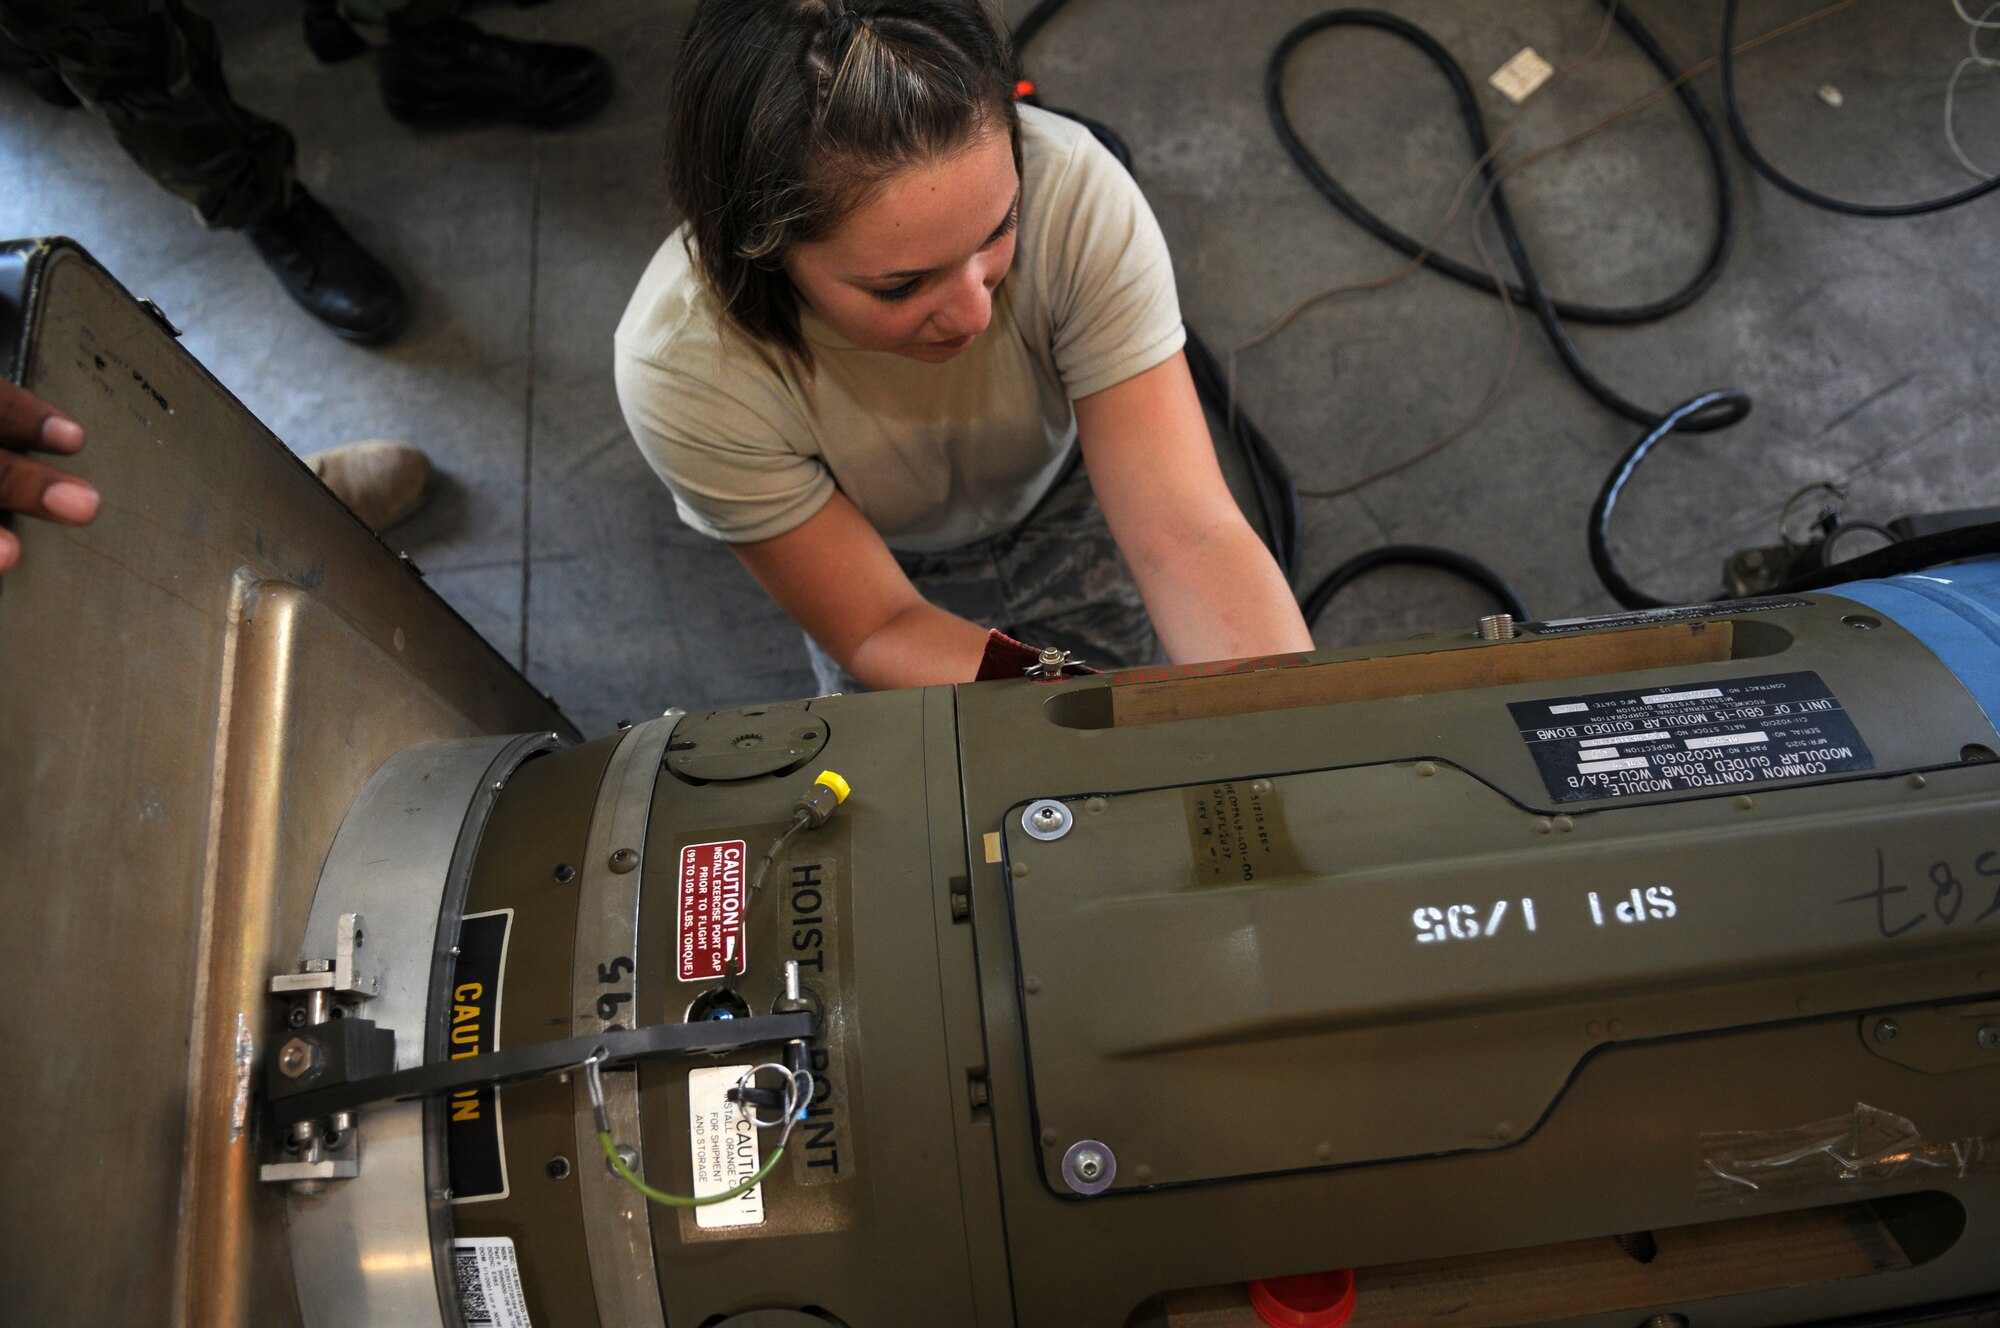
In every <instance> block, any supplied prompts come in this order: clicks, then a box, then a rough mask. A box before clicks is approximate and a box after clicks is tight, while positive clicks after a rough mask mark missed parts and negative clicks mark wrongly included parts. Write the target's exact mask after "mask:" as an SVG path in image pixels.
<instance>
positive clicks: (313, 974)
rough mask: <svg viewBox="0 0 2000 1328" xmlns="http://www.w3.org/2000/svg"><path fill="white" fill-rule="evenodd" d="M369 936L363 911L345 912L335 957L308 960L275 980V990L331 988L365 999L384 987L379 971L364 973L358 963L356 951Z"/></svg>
mask: <svg viewBox="0 0 2000 1328" xmlns="http://www.w3.org/2000/svg"><path fill="white" fill-rule="evenodd" d="M366 939H367V933H366V932H365V931H364V930H363V922H362V918H361V915H360V914H359V913H343V914H341V915H340V921H339V923H338V925H337V926H336V927H335V930H334V941H333V959H332V961H331V962H329V961H327V960H324V959H308V960H306V961H305V962H304V963H302V964H300V965H299V971H298V972H296V973H280V974H278V975H277V976H276V977H274V978H272V979H271V993H272V994H273V995H276V996H287V995H291V994H293V993H297V992H308V991H328V992H331V993H332V994H334V995H335V996H352V997H354V998H355V999H356V1000H362V1001H365V1000H367V999H368V998H369V997H371V996H373V995H375V994H377V993H378V992H380V991H381V990H382V979H381V976H380V975H379V974H376V973H364V972H362V971H360V969H359V967H358V966H357V964H356V954H355V952H356V951H358V950H359V949H360V948H361V946H362V943H363V942H364V941H365V940H366Z"/></svg>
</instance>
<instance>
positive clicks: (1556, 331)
mask: <svg viewBox="0 0 2000 1328" xmlns="http://www.w3.org/2000/svg"><path fill="white" fill-rule="evenodd" d="M1604 2H1608V0H1604ZM1616 17H1617V21H1618V23H1619V25H1620V26H1621V27H1623V28H1624V29H1625V30H1626V32H1627V33H1628V34H1630V35H1631V36H1632V38H1633V40H1634V41H1635V42H1636V43H1637V44H1638V45H1639V46H1640V48H1641V49H1642V50H1644V51H1645V52H1646V54H1647V56H1648V57H1649V58H1650V59H1652V60H1653V62H1654V63H1655V64H1656V65H1658V66H1659V67H1660V69H1661V70H1662V71H1663V72H1664V73H1665V74H1666V75H1667V76H1668V77H1669V78H1674V77H1677V76H1678V72H1677V71H1676V70H1675V69H1674V68H1673V65H1672V63H1671V61H1670V60H1669V58H1668V57H1667V55H1666V52H1665V51H1663V50H1662V49H1661V48H1660V46H1659V43H1658V42H1656V41H1655V40H1654V39H1653V37H1652V35H1651V34H1650V33H1648V32H1647V31H1646V29H1645V28H1644V27H1642V26H1640V25H1639V23H1638V20H1636V19H1634V18H1633V17H1632V16H1631V14H1630V12H1629V9H1628V8H1627V7H1625V6H1623V5H1620V7H1619V8H1618V9H1617V10H1616ZM1335 27H1371V28H1378V29H1380V30H1382V31H1384V32H1388V33H1391V34H1393V35H1395V36H1398V37H1401V38H1402V39H1403V40H1404V41H1407V42H1409V43H1410V44H1411V45H1412V46H1415V47H1416V48H1417V49H1418V50H1419V51H1421V52H1423V54H1424V55H1426V56H1428V57H1429V58H1430V61H1431V63H1432V64H1434V65H1436V66H1437V68H1438V70H1439V72H1440V73H1442V74H1443V75H1444V76H1445V80H1446V82H1447V83H1448V84H1449V85H1450V87H1451V91H1452V95H1453V96H1454V97H1455V98H1456V99H1457V101H1458V109H1459V115H1460V117H1461V118H1462V119H1463V121H1464V123H1465V132H1466V136H1467V138H1468V139H1470V141H1471V145H1472V150H1473V156H1474V157H1475V158H1484V157H1485V156H1486V155H1487V153H1488V151H1489V150H1490V148H1491V146H1492V144H1491V141H1490V140H1489V139H1488V138H1487V135H1486V125H1485V120H1484V118H1483V117H1482V116H1481V114H1480V110H1479V101H1478V98H1477V96H1476V95H1475V94H1474V92H1473V90H1472V84H1471V81H1470V80H1468V79H1467V78H1466V76H1465V71H1464V70H1463V69H1461V68H1460V67H1459V64H1458V61H1456V60H1454V59H1453V58H1452V55H1451V52H1449V51H1447V50H1446V49H1445V48H1444V47H1443V45H1441V44H1440V43H1439V42H1438V40H1437V39H1436V38H1434V37H1432V36H1431V35H1430V34H1429V33H1427V32H1425V31H1424V30H1423V29H1422V28H1420V27H1418V26H1417V25H1416V24H1414V23H1411V22H1409V21H1408V20H1406V19H1402V18H1399V17H1397V16H1396V15H1394V14H1385V13H1382V12H1381V11H1379V10H1373V9H1336V10H1329V11H1328V12H1326V13H1324V14H1318V15H1315V16H1314V17H1312V18H1309V19H1307V20H1305V21H1304V22H1303V23H1300V24H1299V25H1298V26H1296V27H1294V28H1293V29H1292V30H1291V31H1290V32H1288V33H1286V34H1285V37H1284V39H1283V40H1282V41H1280V42H1279V43H1278V47H1277V49H1276V50H1275V51H1273V52H1272V54H1271V60H1270V63H1269V64H1268V65H1267V66H1266V69H1265V77H1264V100H1265V106H1266V108H1267V109H1268V110H1269V112H1270V115H1271V123H1272V126H1273V128H1274V129H1276V131H1277V134H1278V138H1279V140H1280V141H1281V142H1282V143H1283V144H1284V145H1285V149H1286V150H1287V151H1288V152H1290V153H1291V156H1292V160H1293V161H1295V162H1296V163H1298V166H1299V169H1300V170H1301V171H1303V172H1304V173H1305V175H1306V178H1307V179H1308V180H1310V181H1311V182H1312V183H1313V185H1314V187H1315V188H1317V189H1318V190H1319V191H1320V193H1321V194H1322V195H1323V196H1324V197H1325V198H1326V200H1327V201H1328V202H1329V203H1331V204H1333V206H1334V207H1336V208H1338V209H1339V210H1340V211H1341V212H1342V213H1344V214H1345V215H1347V216H1348V217H1349V218H1351V219H1352V220H1353V221H1355V222H1356V223H1357V224H1358V225H1360V226H1362V227H1363V228H1364V229H1366V230H1367V231H1369V232H1370V233H1371V234H1373V235H1375V236H1377V237H1378V238H1380V239H1382V240H1384V241H1386V242H1387V243H1389V244H1391V245H1393V246H1395V247H1396V248H1398V249H1400V250H1402V251H1403V252H1404V253H1406V254H1409V255H1411V256H1412V257H1415V256H1416V255H1418V254H1420V253H1422V252H1423V246H1422V244H1420V243H1419V242H1418V241H1416V240H1415V239H1413V238H1411V237H1410V236H1408V235H1405V234H1403V233H1402V232H1401V231H1398V230H1396V229H1395V228H1394V227H1392V226H1390V225H1389V224H1388V223H1387V222H1385V221H1383V220H1382V219H1381V218H1380V217H1377V216H1376V215H1375V214H1374V213H1372V212H1370V211H1368V210H1367V209H1366V208H1364V207H1362V206H1361V204H1360V203H1359V202H1358V201H1357V200H1356V199H1355V198H1354V197H1353V195H1351V194H1349V193H1348V192H1347V191H1346V190H1345V189H1343V188H1341V186H1340V183H1339V182H1338V181H1337V180H1335V179H1334V178H1333V176H1332V175H1331V174H1329V173H1328V172H1327V170H1326V168H1325V167H1324V166H1322V165H1321V164H1320V162H1319V160H1318V158H1316V157H1314V156H1313V154H1312V152H1311V151H1310V150H1309V149H1307V148H1306V146H1305V144H1304V143H1303V142H1302V141H1301V140H1300V139H1299V136H1298V134H1297V132H1296V131H1295V130H1294V128H1293V127H1292V123H1291V117H1290V115H1289V114H1288V113H1287V111H1286V109H1285V104H1284V95H1283V92H1284V74H1285V68H1286V66H1287V64H1288V63H1289V62H1290V60H1291V57H1292V54H1293V52H1294V51H1296V50H1297V49H1298V47H1299V44H1300V43H1301V42H1303V41H1305V40H1306V39H1307V38H1309V37H1311V36H1313V35H1314V34H1316V33H1319V32H1323V31H1325V30H1327V29H1329V28H1335ZM1675 91H1676V92H1677V93H1678V94H1679V95H1680V97H1681V100H1682V104H1683V105H1685V106H1687V107H1688V110H1689V114H1690V115H1691V116H1692V117H1693V118H1694V121H1695V124H1696V126H1697V128H1699V129H1700V130H1701V133H1702V137H1703V140H1704V142H1705V143H1706V145H1707V147H1708V149H1709V161H1710V164H1711V166H1712V168H1713V171H1714V175H1715V185H1716V222H1717V229H1716V237H1715V241H1714V243H1713V244H1712V245H1711V247H1710V250H1709V257H1708V260H1707V261H1706V262H1705V263H1704V264H1703V265H1702V269H1701V271H1700V272H1699V273H1697V274H1696V276H1695V278H1694V280H1693V281H1691V282H1689V283H1688V284H1687V285H1686V286H1684V287H1682V288H1681V289H1680V290H1678V291H1675V292H1674V293H1673V294H1672V295H1669V296H1667V297H1665V298H1664V299H1662V300H1656V301H1653V302H1652V303H1651V304H1647V305H1638V306H1632V307H1630V308H1604V307H1599V306H1595V305H1575V304H1570V303H1569V302H1567V301H1562V302H1558V301H1557V300H1556V299H1555V298H1554V297H1553V296H1552V295H1550V294H1549V290H1548V287H1547V286H1546V285H1545V284H1543V282H1542V279H1541V277H1540V275H1539V274H1538V273H1537V272H1536V270H1535V265H1534V261H1533V260H1532V259H1531V258H1529V256H1528V251H1527V246H1526V245H1525V244H1523V243H1522V240H1521V233H1520V229H1519V228H1518V227H1517V226H1516V225H1515V223H1514V217H1513V212H1512V211H1511V209H1509V207H1508V206H1507V197H1506V192H1505V190H1504V188H1503V187H1502V186H1501V185H1499V184H1497V183H1494V181H1495V180H1496V178H1497V177H1496V173H1495V171H1494V168H1493V163H1492V162H1490V161H1486V162H1484V163H1483V164H1482V165H1481V167H1480V172H1481V174H1482V175H1483V176H1484V177H1485V178H1486V180H1487V181H1488V183H1489V185H1490V186H1491V191H1492V214H1493V224H1494V227H1495V228H1496V229H1497V230H1498V231H1499V232H1500V238H1501V241H1502V242H1503V243H1504V244H1505V245H1506V247H1507V256H1508V257H1509V258H1510V259H1511V260H1512V261H1513V264H1514V270H1515V271H1516V272H1517V273H1518V274H1519V275H1520V278H1521V284H1520V285H1519V286H1512V285H1508V286H1504V287H1502V286H1499V285H1496V284H1495V282H1494V280H1493V278H1492V277H1491V276H1490V275H1488V274H1486V273H1483V272H1479V271H1477V270H1475V269H1473V268H1470V267H1467V266H1466V265H1465V264H1463V263H1459V262H1457V261H1456V260H1454V259H1449V258H1446V257H1445V256H1443V255H1441V254H1430V255H1427V256H1426V257H1425V259H1424V262H1425V263H1426V264H1427V265H1429V266H1432V267H1435V268H1436V269H1437V270H1438V271H1440V272H1443V273H1444V274H1445V275H1447V276H1450V277H1453V278H1455V279H1456V280H1459V281H1462V282H1465V283H1466V284H1468V285H1471V286H1473V287H1475V288H1476V289H1479V290H1484V291H1486V292H1487V293H1489V294H1493V295H1498V294H1499V293H1500V292H1501V290H1503V289H1504V290H1505V291H1506V294H1507V297H1508V298H1509V299H1513V300H1517V301H1520V302H1522V303H1525V304H1527V305H1528V306H1529V307H1531V308H1532V309H1533V310H1534V311H1535V317H1536V319H1537V320H1538V321H1539V322H1540V323H1541V325H1542V330H1543V331H1544V332H1545V333H1546V334H1547V336H1548V338H1549V342H1550V344H1551V345H1552V346H1553V347H1554V348H1555V352H1556V355H1557V357H1558V358H1560V359H1561V360H1562V363H1563V367H1564V368H1566V369H1568V370H1569V372H1570V376H1571V377H1573V378H1575V379H1576V381H1577V382H1578V383H1579V384H1580V385H1581V386H1582V387H1583V389H1584V390H1585V391H1586V392H1588V393H1590V395H1591V396H1592V397H1594V398H1595V399H1596V400H1597V401H1598V402H1599V403H1600V404H1601V405H1603V406H1604V407H1605V408H1606V409H1608V410H1610V411H1613V412H1614V413H1616V414H1619V415H1622V416H1624V417H1625V418H1626V419H1628V420H1631V421H1633V422H1634V423H1636V424H1644V425H1649V426H1650V425H1654V424H1657V423H1659V422H1660V420H1661V418H1662V416H1661V415H1660V414H1659V413H1658V412H1656V411H1653V410H1650V409H1648V408H1647V407H1645V406H1641V405H1639V404H1638V403H1636V402H1634V401H1631V400H1629V399H1627V398H1626V397H1625V396H1623V395H1622V394H1620V393H1619V392H1618V390H1617V389H1615V388H1613V387H1612V386H1611V385H1610V384H1609V383H1607V382H1605V381H1604V380H1603V379H1602V378H1600V377H1598V376H1597V374H1596V372H1595V371H1594V370H1592V369H1591V367H1590V366H1589V365H1588V364H1587V363H1585V361H1584V358H1583V353H1582V352H1581V351H1579V350H1578V349H1577V347H1576V343H1575V342H1574V341H1572V340H1571V339H1570V335H1569V332H1568V330H1567V329H1565V328H1564V326H1563V323H1562V319H1563V316H1564V312H1565V310H1568V311H1571V316H1575V314H1577V313H1581V314H1584V315H1586V316H1587V318H1588V319H1589V320H1591V321H1598V322H1613V323H1620V322H1622V323H1631V322H1644V321H1647V320H1648V319H1649V318H1659V317H1664V316H1665V315H1666V314H1669V313H1672V312H1674V311H1675V310H1677V309H1681V308H1685V307H1686V306H1687V305H1688V304H1690V303H1692V302H1693V301H1694V300H1696V299H1698V298H1699V297H1700V296H1701V294H1702V293H1703V292H1704V291H1706V290H1707V289H1708V288H1709V286H1710V285H1711V284H1713V282H1714V281H1715V279H1716V278H1717V276H1719V275H1720V273H1721V271H1722V266H1723V263H1724V261H1725V260H1726V259H1727V258H1728V255H1729V248H1730V244H1731V238H1732V236H1733V235H1734V232H1735V226H1734V209H1735V191H1734V186H1733V184H1732V183H1731V179H1730V175H1729V166H1728V162H1727V160H1726V159H1725V158H1724V156H1723V151H1722V142H1721V138H1720V136H1719V135H1718V134H1717V132H1716V129H1715V124H1714V122H1713V121H1712V120H1710V119H1709V117H1708V113H1707V112H1706V111H1705V110H1703V109H1702V107H1701V103H1700V101H1699V99H1698V98H1696V97H1695V96H1694V94H1693V92H1692V91H1691V90H1690V89H1689V88H1688V87H1687V86H1686V85H1685V84H1683V85H1681V86H1680V87H1678V88H1676V89H1675ZM1726 415H1727V413H1726V412H1722V411H1708V412H1698V413H1695V414H1692V415H1685V416H1682V417H1681V420H1680V424H1679V426H1678V427H1679V429H1680V431H1681V432H1683V433H1704V432H1706V431H1707V430H1709V429H1715V428H1720V427H1722V426H1723V425H1724V424H1727V423H1731V422H1732V421H1730V420H1729V419H1727V418H1726Z"/></svg>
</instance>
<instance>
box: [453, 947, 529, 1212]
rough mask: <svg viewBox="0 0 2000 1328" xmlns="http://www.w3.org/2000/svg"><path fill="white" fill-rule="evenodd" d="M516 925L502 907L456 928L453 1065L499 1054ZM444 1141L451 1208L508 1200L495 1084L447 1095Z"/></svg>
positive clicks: (504, 1146)
mask: <svg viewBox="0 0 2000 1328" xmlns="http://www.w3.org/2000/svg"><path fill="white" fill-rule="evenodd" d="M513 922H514V910H513V909H511V908H503V909H498V910H496V911H494V912H491V913H472V914H468V915H467V916H466V917H465V918H464V919H463V920H462V921H461V922H460V924H459V929H458V962H457V964H456V966H455V967H454V968H453V969H452V986H451V1023H450V1031H449V1032H447V1033H446V1034H445V1038H446V1048H445V1054H446V1055H448V1056H450V1057H451V1059H453V1060H455V1061H462V1060H466V1059H468V1058H470V1057H473V1056H480V1055H484V1054H486V1053H488V1052H494V1051H498V1050H500V983H501V979H502V977H503V976H504V975H505V973H506V971H507V935H508V933H509V931H510V930H512V927H513ZM444 1143H445V1159H446V1164H447V1166H448V1167H449V1168H450V1175H451V1201H452V1202H453V1203H455V1204H468V1203H481V1202H483V1201H485V1200H488V1199H504V1198H506V1197H507V1148H506V1145H505V1143H504V1141H503V1140H502V1137H501V1122H500V1090H499V1089H497V1088H495V1087H493V1086H492V1085H491V1084H488V1085H486V1086H485V1087H483V1088H461V1089H459V1090H458V1091H457V1092H455V1093H453V1094H452V1095H451V1096H450V1097H448V1098H446V1099H445V1123H444Z"/></svg>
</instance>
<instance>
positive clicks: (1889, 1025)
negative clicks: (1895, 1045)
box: [1875, 1018, 1903, 1046]
mask: <svg viewBox="0 0 2000 1328" xmlns="http://www.w3.org/2000/svg"><path fill="white" fill-rule="evenodd" d="M1902 1031H1903V1030H1902V1029H1900V1028H1898V1027H1897V1026H1896V1021H1895V1020H1893V1019H1889V1018H1882V1019H1877V1020H1876V1021H1875V1040H1876V1041H1877V1042H1880V1043H1882V1044H1883V1045H1884V1046H1887V1045H1888V1044H1889V1043H1891V1042H1894V1041H1895V1040H1896V1035H1897V1034H1898V1033H1900V1032H1902Z"/></svg>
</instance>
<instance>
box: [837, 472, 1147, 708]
mask: <svg viewBox="0 0 2000 1328" xmlns="http://www.w3.org/2000/svg"><path fill="white" fill-rule="evenodd" d="M896 561H897V562H898V563H900V564H902V567H903V571H904V572H906V573H907V574H908V575H909V578H910V580H911V582H912V583H913V584H914V585H915V586H916V588H917V590H918V591H919V593H921V594H922V595H923V596H924V598H925V599H927V600H929V601H930V602H931V603H933V604H935V605H937V606H938V607H939V608H941V609H947V610H949V611H950V612H952V613H956V614H957V615H958V616H959V617H961V618H967V619H970V620H971V621H973V622H975V623H978V624H980V625H981V626H983V627H998V628H999V629H1000V630H1001V631H1003V632H1005V633H1007V635H1009V636H1011V637H1013V638H1015V639H1016V640H1019V641H1024V642H1026V643H1027V644H1029V645H1031V646H1061V647H1062V648H1063V649H1065V650H1067V651H1069V652H1070V654H1071V655H1072V656H1073V657H1075V658H1076V659H1079V660H1081V661H1082V662H1084V663H1085V664H1089V665H1091V666H1092V667H1093V668H1099V669H1109V668H1125V667H1130V666H1132V665H1136V664H1151V663H1153V662H1155V661H1157V660H1158V659H1159V658H1160V642H1159V638H1158V637H1156V636H1155V635H1154V634H1153V624H1152V621H1151V620H1150V619H1149V618H1147V616H1146V606H1145V605H1144V604H1143V603H1141V602H1140V599H1139V588H1138V586H1136V585H1135V584H1133V581H1132V573H1131V572H1130V571H1129V570H1127V569H1126V566H1125V560H1124V558H1123V557H1122V556H1121V555H1120V554H1119V552H1118V545H1117V543H1116V542H1115V541H1114V540H1113V539H1112V538H1111V527H1110V526H1109V525H1107V524H1106V523H1105V520H1104V512H1103V509H1101V508H1100V507H1098V505H1097V499H1096V497H1095V496H1094V495H1093V494H1092V493H1091V490H1090V480H1089V478H1088V477H1087V476H1086V475H1085V474H1084V469H1083V466H1082V465H1081V464H1076V465H1072V466H1071V467H1070V470H1069V473H1068V474H1067V475H1066V476H1064V477H1063V479H1061V480H1060V481H1058V482H1057V484H1056V486H1055V488H1053V489H1051V490H1050V491H1049V494H1048V496H1047V497H1046V498H1044V499H1042V501H1041V503H1040V504H1039V505H1038V506H1037V507H1036V508H1035V510H1034V511H1033V512H1031V513H1029V514H1028V517H1027V519H1026V520H1025V521H1023V522H1022V523H1021V524H1020V525H1018V526H1016V527H1015V528H1014V529H1012V530H1010V531H1008V532H1007V533H1006V534H1004V535H996V536H994V537H993V538H992V539H988V540H981V541H980V542H979V543H977V544H969V545H967V546H966V547H964V548H962V549H951V550H948V551H946V552H944V553H899V554H897V555H896ZM806 650H807V652H808V653H809V654H810V655H811V656H812V667H813V676H814V677H816V678H817V679H818V680H819V687H820V690H821V691H822V692H861V691H866V690H867V688H865V687H863V686H862V685H861V684H860V683H859V682H857V681H856V680H855V679H854V677H853V675H851V674H849V673H848V672H847V671H846V670H845V669H843V668H841V667H840V665H839V664H838V663H836V662H835V660H834V658H833V656H831V655H829V654H827V653H826V651H824V650H822V649H820V646H819V643H818V642H817V641H814V640H813V639H812V638H811V637H807V638H806ZM966 681H968V682H969V681H971V680H970V679H969V678H968V679H966Z"/></svg>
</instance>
